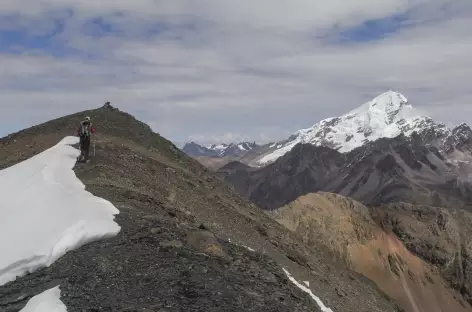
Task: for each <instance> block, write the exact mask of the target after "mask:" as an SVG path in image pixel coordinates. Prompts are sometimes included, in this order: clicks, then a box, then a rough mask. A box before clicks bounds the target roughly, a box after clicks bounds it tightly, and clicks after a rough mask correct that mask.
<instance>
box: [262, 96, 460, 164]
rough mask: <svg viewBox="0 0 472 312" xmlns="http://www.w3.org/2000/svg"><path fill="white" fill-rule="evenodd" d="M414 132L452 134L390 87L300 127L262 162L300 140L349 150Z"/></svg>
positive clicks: (429, 136)
mask: <svg viewBox="0 0 472 312" xmlns="http://www.w3.org/2000/svg"><path fill="white" fill-rule="evenodd" d="M414 132H416V133H417V134H419V135H420V136H421V137H422V138H423V139H424V140H425V141H430V140H432V139H437V138H446V137H448V136H450V135H451V131H450V130H449V129H448V128H447V127H446V126H445V125H444V124H442V123H437V122H435V121H434V120H433V119H431V118H430V117H427V116H423V115H422V114H421V113H420V112H419V111H417V110H416V109H415V108H414V107H413V106H411V105H410V104H409V103H408V100H407V99H406V97H404V96H403V95H402V94H400V93H397V92H394V91H388V92H386V93H383V94H381V95H379V96H378V97H376V98H375V99H373V100H372V101H369V102H367V103H364V104H363V105H361V106H360V107H358V108H356V109H354V110H352V111H350V112H349V113H347V114H345V115H343V116H340V117H334V118H327V119H325V120H322V121H320V122H319V123H317V124H315V125H314V126H312V127H310V128H307V129H301V130H298V131H297V132H295V133H294V134H293V135H291V136H290V137H289V138H288V139H287V140H285V141H282V142H279V143H277V144H273V145H272V150H271V151H269V152H268V153H266V154H265V155H264V156H263V157H261V158H260V159H259V160H258V163H259V164H260V165H265V164H268V163H271V162H273V161H275V160H276V159H277V158H279V157H280V156H282V155H284V154H285V153H287V152H289V151H290V150H291V149H292V148H293V147H294V146H295V145H297V144H298V143H309V144H313V145H316V146H327V147H331V148H333V149H336V150H338V151H339V152H341V153H345V152H349V151H351V150H353V149H355V148H357V147H360V146H362V145H364V144H365V143H367V142H371V141H375V140H377V139H379V138H393V137H396V136H398V135H400V134H401V133H403V134H404V135H406V136H411V135H412V134H413V133H414Z"/></svg>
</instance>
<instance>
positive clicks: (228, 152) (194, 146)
mask: <svg viewBox="0 0 472 312" xmlns="http://www.w3.org/2000/svg"><path fill="white" fill-rule="evenodd" d="M256 147H258V145H257V144H256V142H252V143H251V142H239V143H229V144H226V143H221V144H211V145H209V146H203V145H200V144H198V143H195V142H190V143H186V144H185V145H184V147H183V148H182V151H184V152H185V153H186V154H187V155H189V156H192V157H199V156H207V157H227V156H229V157H235V156H240V155H242V154H244V153H246V152H248V151H250V150H252V149H254V148H256Z"/></svg>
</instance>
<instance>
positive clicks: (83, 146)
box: [77, 116, 95, 162]
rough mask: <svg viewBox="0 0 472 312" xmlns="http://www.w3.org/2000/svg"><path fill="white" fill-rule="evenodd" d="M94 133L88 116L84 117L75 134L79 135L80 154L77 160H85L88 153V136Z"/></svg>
mask: <svg viewBox="0 0 472 312" xmlns="http://www.w3.org/2000/svg"><path fill="white" fill-rule="evenodd" d="M92 133H95V128H94V127H92V123H91V122H90V117H88V116H87V117H85V120H84V121H82V122H81V123H80V125H79V128H78V129H77V136H78V137H80V156H79V158H78V159H77V160H78V161H83V162H87V161H88V158H89V153H90V136H91V134H92Z"/></svg>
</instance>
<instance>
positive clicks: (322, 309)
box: [282, 268, 333, 312]
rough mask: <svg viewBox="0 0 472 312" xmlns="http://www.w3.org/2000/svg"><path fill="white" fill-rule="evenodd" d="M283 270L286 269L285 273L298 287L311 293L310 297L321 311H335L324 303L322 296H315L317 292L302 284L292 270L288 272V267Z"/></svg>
mask: <svg viewBox="0 0 472 312" xmlns="http://www.w3.org/2000/svg"><path fill="white" fill-rule="evenodd" d="M282 270H283V271H284V273H285V275H287V277H288V279H289V280H290V281H291V282H292V283H294V284H295V285H296V286H297V287H298V288H300V289H301V290H303V291H304V292H306V293H307V294H309V295H310V297H311V298H312V299H313V300H315V302H316V304H317V305H318V306H319V307H320V309H321V311H322V312H333V310H331V309H330V308H328V307H326V306H325V305H324V303H323V301H321V299H320V298H318V297H317V296H315V294H313V292H312V291H311V290H310V289H309V288H308V287H306V286H303V285H302V284H300V283H299V282H298V281H297V280H296V279H295V278H293V276H292V275H291V274H290V272H288V271H287V270H286V269H284V268H282Z"/></svg>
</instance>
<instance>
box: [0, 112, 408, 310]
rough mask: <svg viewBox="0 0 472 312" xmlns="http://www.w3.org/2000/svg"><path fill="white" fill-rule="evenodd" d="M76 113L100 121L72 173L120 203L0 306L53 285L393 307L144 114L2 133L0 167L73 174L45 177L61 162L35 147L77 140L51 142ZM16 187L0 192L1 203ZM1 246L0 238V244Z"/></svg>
mask: <svg viewBox="0 0 472 312" xmlns="http://www.w3.org/2000/svg"><path fill="white" fill-rule="evenodd" d="M85 116H90V117H91V119H92V122H93V123H94V126H96V128H97V133H96V134H95V136H94V137H93V143H94V146H95V153H94V154H93V155H92V156H91V159H90V162H89V163H78V164H76V165H75V166H74V168H73V170H74V174H75V178H78V179H79V180H80V182H81V183H83V187H84V188H85V190H86V191H87V192H89V193H90V194H92V195H93V196H96V197H98V198H102V199H104V200H106V201H109V203H110V204H112V205H113V206H114V207H116V209H118V210H119V214H117V215H116V216H115V222H116V223H117V224H118V225H119V226H120V231H119V232H118V233H117V235H114V236H112V237H108V238H106V239H98V240H95V241H93V242H83V244H82V245H81V247H79V248H77V249H74V250H69V251H68V252H66V253H65V254H64V255H63V256H61V257H59V258H58V259H55V261H53V262H52V263H48V264H47V265H46V266H45V267H36V268H34V269H31V270H30V272H29V273H27V274H20V275H18V276H17V277H16V279H14V280H12V281H10V282H8V283H5V284H2V285H1V286H0V311H2V312H4V311H5V312H10V311H20V310H21V309H23V308H24V307H25V306H26V305H27V304H32V303H33V302H34V301H35V300H37V297H36V296H37V295H38V294H42V293H44V292H45V291H47V290H48V289H52V288H54V287H57V286H59V288H60V298H58V300H59V299H60V301H61V302H63V304H64V305H65V307H66V308H67V311H72V312H74V311H161V312H162V311H271V312H272V311H323V312H326V311H328V312H329V311H365V312H370V311H392V312H393V311H401V307H400V306H399V304H398V302H396V301H395V300H394V299H392V297H391V296H388V295H386V293H385V292H384V291H382V290H381V289H380V288H379V287H378V286H377V285H376V284H375V283H374V282H373V281H371V280H369V279H368V278H366V277H365V276H364V275H362V274H361V273H359V272H356V271H355V270H353V269H352V268H351V267H349V266H348V265H346V264H345V263H344V262H343V261H338V260H336V259H337V257H336V256H335V255H334V254H333V252H332V250H330V249H329V248H326V246H325V245H323V244H310V245H305V243H304V239H303V237H301V236H300V235H299V234H298V233H296V232H294V231H291V230H290V229H288V228H287V227H286V226H284V225H283V224H280V223H279V222H277V221H276V220H274V219H273V218H272V217H271V216H269V215H267V214H266V213H265V212H264V211H263V210H261V209H259V208H258V207H256V206H255V205H254V204H252V203H250V202H249V201H247V200H246V199H244V198H243V197H241V196H239V195H238V194H237V193H236V192H234V191H233V190H232V189H231V188H230V187H228V186H226V185H225V184H224V183H223V182H221V181H220V180H219V179H218V178H217V177H216V176H214V175H213V174H212V173H211V172H209V171H208V170H207V169H206V168H204V167H203V166H202V165H200V164H199V163H198V162H196V161H195V160H193V159H191V158H189V157H188V156H187V155H185V154H184V153H183V152H181V151H180V150H179V149H178V148H177V147H176V146H174V145H173V144H172V143H171V142H169V141H168V140H166V139H164V138H162V137H161V136H160V135H159V134H156V133H154V132H153V131H152V130H151V128H150V127H149V126H147V125H146V124H144V123H142V122H139V121H138V120H136V119H135V118H134V117H132V116H130V115H129V114H126V113H124V112H121V111H120V110H118V109H116V108H113V107H112V106H110V105H107V106H106V107H102V108H100V109H96V110H90V111H86V112H80V113H77V114H74V115H70V116H65V117H63V118H59V119H56V120H52V121H50V122H47V123H44V124H41V125H38V126H34V127H31V128H29V129H25V130H23V131H20V132H18V133H15V134H12V135H9V136H7V137H5V138H2V139H0V146H1V148H0V168H2V169H6V168H8V170H9V172H12V170H17V169H16V168H17V167H16V165H17V164H19V163H22V162H24V161H29V160H31V159H36V161H38V159H40V160H44V161H45V166H46V167H44V168H48V170H47V171H45V170H41V168H38V170H37V171H35V172H27V171H25V172H23V175H22V177H23V178H24V179H27V181H29V180H28V179H29V177H30V176H34V177H36V178H37V179H39V180H40V181H44V182H46V183H49V184H48V185H52V186H51V187H55V188H59V189H60V190H62V191H68V188H69V187H71V186H73V185H77V183H76V182H74V181H75V180H69V179H67V180H62V179H59V180H54V179H53V178H54V176H51V175H50V173H51V171H50V170H51V168H52V169H58V168H61V167H56V166H61V165H63V163H61V162H57V163H54V164H48V163H47V161H48V159H47V157H45V156H44V155H51V153H53V152H54V151H58V150H59V151H62V152H61V153H62V154H63V157H65V158H64V159H63V160H64V161H65V160H66V159H69V158H70V157H75V156H73V155H76V153H75V152H74V149H70V148H68V147H55V148H54V149H53V150H50V148H51V147H53V146H55V145H56V144H57V143H58V142H59V141H61V140H63V139H64V138H65V137H68V136H70V135H71V134H73V133H74V132H75V130H76V128H77V125H78V123H79V122H80V121H81V120H82V119H83V118H84V117H85ZM63 144H66V143H63ZM62 146H65V145H62ZM44 152H47V154H43V153H44ZM36 155H37V156H38V157H39V158H35V157H34V156H36ZM21 168H24V166H23V167H21ZM63 170H69V169H63ZM2 172H3V171H0V179H1V178H2ZM13 172H14V171H13ZM59 173H60V172H59ZM78 185H79V186H80V184H78ZM15 187H17V188H21V185H16V186H15ZM30 187H31V185H24V188H25V189H28V188H30ZM79 189H80V187H79ZM25 194H26V193H24V194H23V196H25ZM69 194H70V196H65V197H63V198H62V199H61V200H62V202H63V204H64V205H68V200H70V198H72V197H73V195H74V193H69ZM33 195H34V194H33ZM12 196H14V197H15V198H11V197H12ZM29 196H31V194H29ZM35 196H40V194H39V193H38V194H36V195H35ZM20 198H21V197H18V196H17V195H15V194H8V193H2V199H3V202H4V203H6V202H8V201H9V202H11V203H15V202H17V201H16V200H17V199H20ZM50 199H51V198H41V200H46V201H47V200H50ZM97 201H98V202H102V201H101V200H95V201H94V202H97ZM32 204H35V203H34V201H32ZM40 208H41V209H46V210H45V213H44V214H43V215H42V216H41V217H40V218H34V219H31V218H30V219H28V224H29V225H30V226H35V225H37V224H41V222H43V221H44V220H45V219H52V220H54V218H55V217H56V216H55V215H50V214H48V213H47V209H48V206H47V205H45V206H43V207H40ZM1 209H8V207H5V206H2V207H1ZM5 211H6V212H8V210H5ZM5 211H2V213H3V212H5ZM6 212H5V213H6ZM7 221H8V220H6V221H5V220H3V222H7ZM5 228H6V227H0V231H1V229H3V230H4V229H5ZM75 230H77V229H75ZM2 237H4V239H5V238H7V240H6V241H5V240H3V241H2V244H5V243H8V241H9V240H11V239H14V238H12V237H9V236H8V233H3V234H2ZM23 243H25V242H18V244H23ZM10 246H12V245H11V244H10ZM10 251H12V250H2V255H3V256H5V255H6V254H7V253H9V252H10ZM39 259H40V258H37V259H36V260H39ZM30 260H31V259H30ZM22 263H23V262H21V261H17V262H16V263H15V264H14V266H9V267H6V268H0V271H2V272H5V271H8V270H11V269H12V268H13V267H16V266H17V267H20V266H21V265H22ZM23 264H24V263H23Z"/></svg>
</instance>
